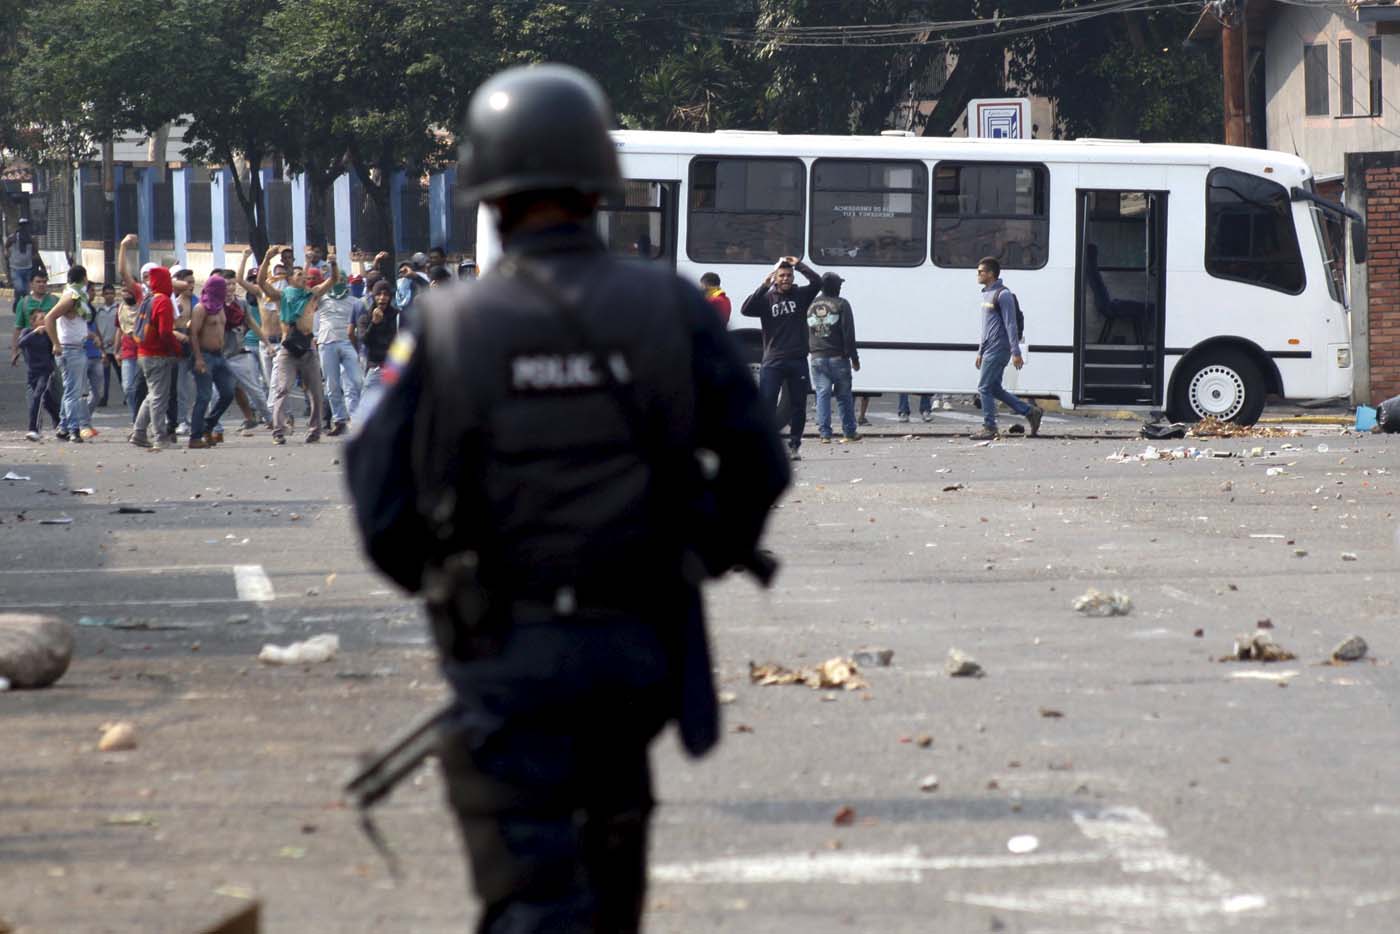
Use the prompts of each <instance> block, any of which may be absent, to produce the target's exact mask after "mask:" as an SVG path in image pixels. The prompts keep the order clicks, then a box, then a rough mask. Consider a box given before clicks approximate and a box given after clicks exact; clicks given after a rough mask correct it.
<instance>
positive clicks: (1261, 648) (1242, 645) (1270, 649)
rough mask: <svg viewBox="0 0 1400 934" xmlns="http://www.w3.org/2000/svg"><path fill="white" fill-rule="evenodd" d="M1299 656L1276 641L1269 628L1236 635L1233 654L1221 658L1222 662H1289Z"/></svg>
mask: <svg viewBox="0 0 1400 934" xmlns="http://www.w3.org/2000/svg"><path fill="white" fill-rule="evenodd" d="M1297 657H1298V656H1296V655H1294V654H1293V653H1292V652H1290V651H1288V650H1287V649H1285V648H1284V647H1283V646H1281V645H1279V644H1278V643H1277V642H1275V641H1274V637H1273V635H1271V634H1270V632H1269V630H1267V629H1258V630H1255V631H1254V632H1249V633H1244V634H1243V635H1239V636H1236V637H1235V648H1234V651H1233V653H1232V654H1230V655H1226V656H1225V657H1223V658H1221V659H1220V661H1222V662H1287V661H1292V660H1293V659H1295V658H1297Z"/></svg>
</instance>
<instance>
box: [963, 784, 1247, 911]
mask: <svg viewBox="0 0 1400 934" xmlns="http://www.w3.org/2000/svg"><path fill="white" fill-rule="evenodd" d="M1074 823H1075V826H1077V827H1078V828H1079V831H1080V833H1082V834H1084V836H1085V837H1087V838H1088V839H1090V840H1092V841H1094V842H1095V843H1098V844H1101V845H1103V846H1104V847H1105V848H1106V849H1107V850H1108V853H1109V855H1110V856H1111V857H1112V858H1113V859H1114V860H1116V861H1117V862H1118V865H1119V868H1120V869H1122V871H1123V872H1124V873H1125V874H1128V875H1130V876H1151V875H1157V876H1165V877H1167V879H1166V880H1165V883H1164V884H1157V885H1152V884H1148V883H1144V882H1134V883H1132V884H1124V885H1090V886H1074V887H1068V886H1054V887H1047V888H1038V889H1023V890H1017V891H1015V892H1007V893H996V892H970V893H954V894H951V895H949V896H948V898H949V900H950V901H956V902H962V903H964V904H969V905H980V906H982V907H985V908H996V909H1000V910H1003V911H1023V912H1029V913H1043V914H1053V915H1061V916H1066V917H1079V918H1101V919H1104V920H1107V921H1110V922H1114V923H1117V924H1132V925H1137V926H1142V927H1145V928H1146V929H1148V930H1161V929H1164V928H1163V925H1164V924H1166V923H1170V924H1171V926H1172V927H1171V929H1172V930H1174V931H1178V932H1182V934H1188V932H1194V931H1204V930H1209V929H1212V928H1211V927H1210V925H1209V923H1208V920H1209V919H1215V918H1218V917H1219V916H1220V915H1237V914H1240V913H1243V912H1247V911H1260V910H1262V909H1265V908H1267V907H1268V904H1269V902H1268V899H1267V898H1265V897H1264V896H1263V895H1258V894H1253V893H1248V892H1239V891H1238V890H1237V888H1236V886H1235V885H1234V884H1233V883H1232V882H1231V881H1230V880H1229V879H1227V878H1225V877H1224V876H1222V875H1221V874H1220V873H1218V872H1216V871H1215V870H1214V869H1212V868H1211V867H1210V866H1208V865H1207V864H1206V863H1205V862H1203V861H1201V860H1199V859H1196V858H1195V857H1192V856H1187V855H1185V854H1182V853H1178V852H1176V851H1175V850H1173V849H1172V848H1171V846H1170V845H1169V842H1168V839H1167V831H1166V829H1165V828H1163V827H1162V826H1161V825H1159V824H1158V823H1157V822H1156V821H1154V820H1153V819H1152V818H1151V817H1150V816H1149V815H1148V814H1147V813H1145V812H1144V811H1142V810H1140V809H1139V808H1135V807H1113V808H1107V809H1105V810H1102V811H1096V812H1092V813H1090V812H1083V811H1076V812H1075V813H1074Z"/></svg>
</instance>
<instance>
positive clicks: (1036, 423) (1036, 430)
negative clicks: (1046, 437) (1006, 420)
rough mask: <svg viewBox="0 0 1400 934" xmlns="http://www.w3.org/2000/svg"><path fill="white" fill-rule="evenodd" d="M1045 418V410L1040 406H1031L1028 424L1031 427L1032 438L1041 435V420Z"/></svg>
mask: <svg viewBox="0 0 1400 934" xmlns="http://www.w3.org/2000/svg"><path fill="white" fill-rule="evenodd" d="M1044 417H1045V410H1044V409H1042V408H1041V407H1040V406H1038V405H1033V406H1031V410H1030V411H1029V412H1027V413H1026V424H1027V425H1030V426H1031V437H1032V438H1034V437H1035V436H1036V435H1038V434H1040V420H1041V419H1042V418H1044Z"/></svg>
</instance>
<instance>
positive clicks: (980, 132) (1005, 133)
mask: <svg viewBox="0 0 1400 934" xmlns="http://www.w3.org/2000/svg"><path fill="white" fill-rule="evenodd" d="M967 135H968V136H976V137H981V138H983V139H1030V138H1031V102H1030V98H1026V97H1009V98H993V97H982V98H977V99H976V100H970V101H968V102H967Z"/></svg>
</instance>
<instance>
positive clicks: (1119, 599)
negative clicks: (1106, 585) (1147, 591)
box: [1074, 587, 1133, 616]
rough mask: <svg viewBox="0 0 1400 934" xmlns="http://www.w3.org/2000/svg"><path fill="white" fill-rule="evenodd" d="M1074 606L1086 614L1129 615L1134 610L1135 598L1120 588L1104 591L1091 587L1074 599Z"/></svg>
mask: <svg viewBox="0 0 1400 934" xmlns="http://www.w3.org/2000/svg"><path fill="white" fill-rule="evenodd" d="M1074 608H1075V609H1076V610H1078V611H1079V612H1080V613H1083V614H1084V615H1085V616H1127V615H1128V614H1129V613H1131V612H1132V609H1133V599H1132V597H1129V596H1128V595H1127V594H1125V593H1123V592H1122V591H1120V590H1115V591H1113V592H1112V593H1104V592H1103V591H1101V590H1096V589H1095V588H1093V587H1090V588H1089V589H1088V590H1086V591H1084V593H1083V594H1081V595H1080V596H1078V597H1076V598H1075V599H1074Z"/></svg>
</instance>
